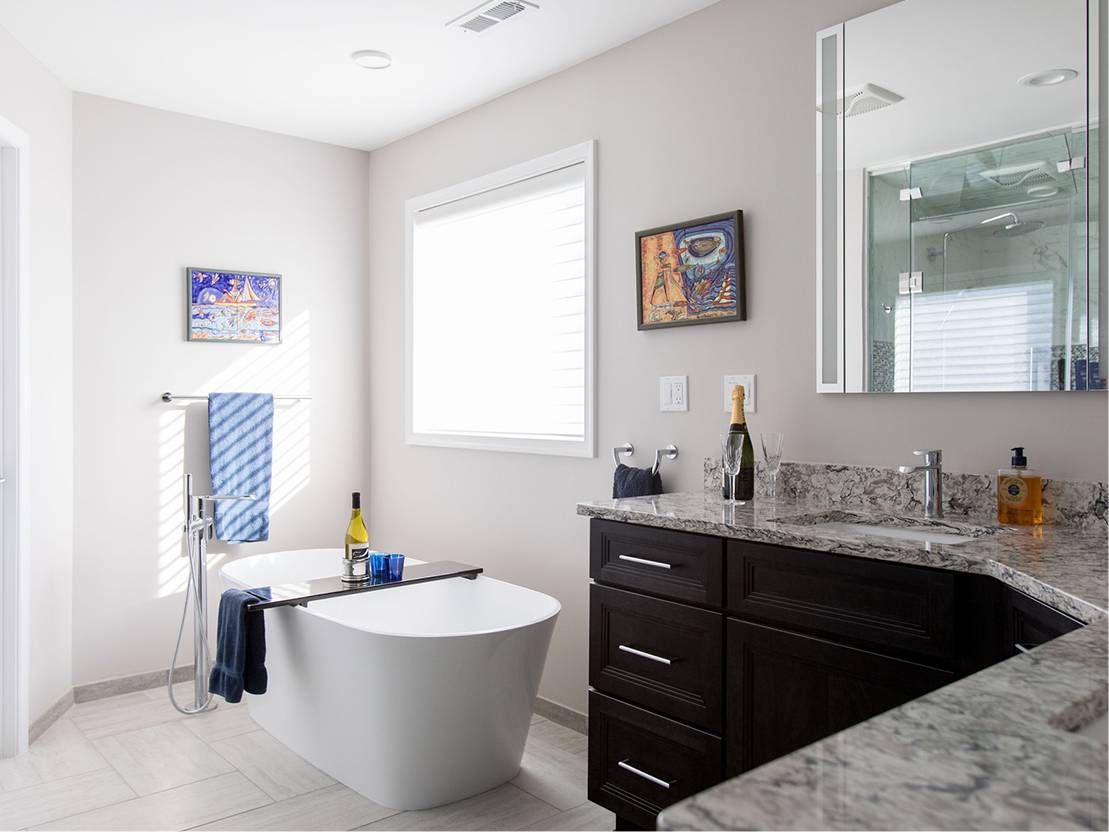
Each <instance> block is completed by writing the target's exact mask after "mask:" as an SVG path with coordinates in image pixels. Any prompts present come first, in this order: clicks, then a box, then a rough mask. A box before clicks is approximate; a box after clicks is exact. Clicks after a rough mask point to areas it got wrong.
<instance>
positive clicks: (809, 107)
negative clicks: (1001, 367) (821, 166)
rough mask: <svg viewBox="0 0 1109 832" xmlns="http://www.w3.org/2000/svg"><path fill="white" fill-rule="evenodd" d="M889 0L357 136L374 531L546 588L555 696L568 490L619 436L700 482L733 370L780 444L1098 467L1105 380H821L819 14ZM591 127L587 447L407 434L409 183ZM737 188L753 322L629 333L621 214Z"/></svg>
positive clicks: (816, 0) (567, 590) (578, 694)
mask: <svg viewBox="0 0 1109 832" xmlns="http://www.w3.org/2000/svg"><path fill="white" fill-rule="evenodd" d="M883 5H886V3H885V2H883V0H834V1H832V0H804V1H803V2H802V0H796V2H790V3H773V2H765V0H724V2H721V3H720V4H718V5H715V6H712V7H710V8H708V9H706V10H705V11H703V12H700V13H698V14H695V15H693V16H691V17H688V18H685V19H683V20H680V21H677V22H676V23H673V24H671V25H669V26H667V27H665V28H663V29H659V30H657V31H655V32H652V33H651V34H649V35H646V36H644V37H642V38H639V39H638V40H635V41H632V42H630V43H627V44H625V45H623V46H621V47H619V48H617V49H614V50H612V51H610V52H608V53H606V54H604V55H601V56H599V57H597V58H595V59H593V60H591V61H588V62H586V63H584V64H581V65H578V66H576V67H573V68H571V69H568V70H566V71H564V72H562V73H560V74H558V75H555V76H553V77H550V78H548V79H545V80H543V81H540V82H538V83H536V84H533V85H531V86H529V87H527V88H525V89H522V90H520V91H518V92H515V93H512V94H509V95H506V96H504V97H502V98H500V99H497V100H495V101H492V102H490V103H488V104H485V105H483V106H481V107H478V108H476V109H474V110H471V111H469V112H467V113H463V114H461V115H459V116H456V117H454V118H451V119H449V120H447V121H445V122H442V123H440V124H438V125H435V126H434V127H431V128H429V129H427V130H424V131H423V132H421V133H418V134H416V135H414V136H411V137H409V138H406V139H404V140H401V141H398V142H396V143H394V144H391V145H389V146H387V147H385V148H383V149H381V150H379V151H375V152H373V153H372V154H371V159H370V171H371V175H370V281H371V293H372V297H373V302H372V303H371V305H370V307H369V310H368V313H369V314H368V320H369V322H370V327H369V330H368V343H369V355H370V390H371V391H372V395H371V396H370V397H369V398H368V399H367V413H368V422H369V437H370V442H369V444H370V449H371V456H370V459H369V463H370V464H369V476H370V481H371V484H372V490H371V499H370V520H371V539H372V540H373V541H374V544H375V546H380V547H382V548H388V549H391V550H393V551H406V552H408V553H410V554H412V555H414V556H417V557H422V558H437V557H450V558H454V559H458V560H463V561H471V562H474V563H479V564H482V565H483V566H485V567H486V569H487V570H488V572H489V573H490V574H492V575H494V576H497V577H503V578H506V579H508V580H510V581H514V582H517V583H520V584H523V585H526V586H530V587H534V588H536V589H540V590H543V591H546V592H549V593H551V594H553V595H555V596H556V597H557V598H559V599H560V600H561V601H562V604H563V611H562V615H561V618H560V621H559V624H558V627H557V628H556V633H555V638H554V643H553V644H552V646H551V653H550V657H549V660H548V665H547V671H546V675H545V676H544V680H543V685H542V690H541V693H542V695H544V696H546V697H548V698H550V699H553V700H555V701H557V702H561V703H563V704H565V705H568V706H570V707H573V708H577V709H579V710H584V709H585V704H586V695H585V687H586V638H587V618H588V615H587V579H588V564H587V548H588V539H587V522H586V521H585V520H584V519H582V518H579V517H576V516H575V514H574V504H575V502H576V501H578V500H581V499H589V498H596V497H604V496H606V495H607V494H608V492H609V490H610V488H611V467H612V462H611V459H610V457H609V453H608V450H607V449H608V448H611V447H612V446H613V445H615V444H618V443H621V442H624V441H630V442H633V443H635V445H636V446H637V448H639V449H640V451H639V453H638V454H637V456H636V457H635V460H634V461H635V462H637V463H639V464H646V462H647V461H648V460H649V458H650V455H651V449H653V448H656V447H661V446H663V445H665V444H667V443H668V442H673V443H675V444H676V445H677V446H678V447H679V448H680V451H681V456H680V458H679V459H678V460H677V461H676V462H674V463H670V464H666V467H665V468H664V478H665V481H666V485H667V486H668V488H669V489H670V490H697V489H700V487H701V459H702V457H704V456H707V455H710V454H715V453H716V452H717V442H718V435H719V433H720V431H721V430H722V429H724V427H725V421H726V418H727V417H726V415H725V414H724V412H723V403H722V401H721V399H722V392H721V387H722V381H721V375H722V374H724V373H733V372H734V373H742V372H754V373H757V374H758V412H757V413H756V414H754V415H753V416H752V417H751V419H750V422H751V425H752V428H753V430H754V431H756V432H757V431H759V430H763V429H768V430H781V431H784V432H785V435H786V457H787V458H788V459H792V460H806V461H826V462H841V463H858V464H876V465H894V464H897V463H901V462H905V461H909V460H911V451H912V449H913V448H920V447H926V446H929V447H941V448H943V449H944V451H945V463H946V464H947V466H948V468H949V469H950V470H952V471H966V472H990V471H993V470H994V469H996V468H997V467H999V466H1001V465H1004V464H1006V462H1007V460H1008V457H1009V454H1008V448H1009V447H1010V446H1012V445H1017V444H1021V445H1025V446H1027V447H1028V451H1029V453H1030V457H1031V460H1032V463H1033V464H1034V465H1036V466H1037V467H1039V468H1041V469H1042V470H1043V471H1045V472H1046V473H1047V474H1048V475H1050V476H1054V477H1064V478H1080V479H1099V480H1104V479H1105V477H1106V450H1107V448H1106V399H1105V398H1104V397H1103V396H1100V395H1095V394H1091V395H1088V396H1086V395H1080V394H1065V393H1062V394H1052V393H1039V394H1023V395H1022V394H989V395H912V396H907V395H901V396H827V395H825V396H819V395H817V394H816V393H815V392H813V391H814V386H815V381H814V376H815V373H814V361H815V359H814V353H815V333H814V318H815V306H814V304H815V300H814V292H813V283H814V270H815V262H816V254H815V244H814V221H815V218H814V209H813V205H814V199H815V182H814V159H815V147H814V141H815V138H814V133H815V131H814V124H813V108H814V98H815V91H814V86H815V84H814V73H815V65H814V54H815V38H814V36H815V33H816V31H817V30H818V29H821V28H823V27H826V26H829V25H831V24H833V23H835V22H837V21H839V20H842V19H845V18H848V17H852V16H854V15H857V14H862V13H865V12H866V11H869V10H872V9H874V8H878V7H880V6H883ZM587 139H597V140H598V159H599V161H598V165H599V178H598V198H599V214H598V235H599V236H598V240H599V244H598V320H599V327H598V362H599V374H598V383H599V397H598V401H599V405H598V407H599V410H598V426H599V427H598V445H599V448H600V453H599V454H598V457H597V458H596V459H593V460H579V459H564V458H555V457H542V456H528V455H517V454H506V453H489V452H473V451H463V450H444V449H435V448H422V447H408V446H406V445H405V444H404V438H403V437H404V433H403V423H402V419H403V415H402V414H403V407H402V404H403V396H404V378H403V359H402V355H403V343H404V342H403V338H404V334H403V333H404V326H403V308H402V301H401V298H402V284H401V281H402V280H403V275H404V246H403V235H404V222H403V211H402V206H403V202H404V200H405V199H407V198H409V197H412V196H415V195H418V194H421V193H425V192H427V191H430V190H433V189H436V188H440V187H444V186H446V185H450V184H453V183H456V182H459V181H462V180H465V179H468V178H470V177H474V176H478V175H480V174H484V173H488V172H490V171H493V170H496V169H499V168H501V167H503V166H505V165H508V164H511V163H515V162H519V161H522V160H526V159H530V158H533V157H535V156H538V155H540V154H543V153H547V152H550V151H553V150H556V149H559V148H562V147H566V146H568V145H571V144H574V143H576V142H581V141H584V140H587ZM734 208H742V209H743V210H744V216H745V221H746V244H747V274H748V300H749V309H750V320H749V321H747V322H746V323H730V324H715V325H711V326H703V327H690V328H685V329H671V330H661V331H656V332H638V331H636V329H635V326H634V316H635V262H634V246H633V239H634V238H633V234H634V232H635V231H636V230H637V229H642V228H648V227H651V226H656V225H661V224H664V223H667V222H671V221H677V220H681V219H687V218H691V217H698V216H702V215H705V214H711V213H715V212H719V211H725V210H729V209H734ZM482 256H496V253H495V252H486V253H483V254H482ZM490 291H496V287H490ZM480 325H481V322H480V321H476V322H475V326H480ZM669 374H688V375H689V380H690V403H691V404H690V411H689V412H688V413H659V412H658V398H657V396H658V393H657V391H658V376H659V375H669ZM504 383H506V384H511V383H512V380H511V379H505V380H504ZM444 406H445V407H449V406H450V402H444Z"/></svg>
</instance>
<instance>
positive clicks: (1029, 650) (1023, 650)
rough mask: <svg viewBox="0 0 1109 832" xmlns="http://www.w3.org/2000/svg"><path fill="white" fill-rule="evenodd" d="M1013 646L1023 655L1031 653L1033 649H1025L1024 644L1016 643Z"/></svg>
mask: <svg viewBox="0 0 1109 832" xmlns="http://www.w3.org/2000/svg"><path fill="white" fill-rule="evenodd" d="M1013 646H1014V647H1015V648H1017V650H1019V651H1020V652H1022V653H1031V652H1032V648H1031V647H1025V646H1024V645H1023V644H1021V643H1019V642H1017V643H1015V644H1014V645H1013Z"/></svg>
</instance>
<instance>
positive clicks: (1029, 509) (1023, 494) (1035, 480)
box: [997, 448, 1044, 526]
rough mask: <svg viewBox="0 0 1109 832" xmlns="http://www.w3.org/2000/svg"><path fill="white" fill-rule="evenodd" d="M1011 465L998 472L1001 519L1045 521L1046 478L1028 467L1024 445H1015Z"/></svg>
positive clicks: (1028, 522) (1005, 521) (1020, 523)
mask: <svg viewBox="0 0 1109 832" xmlns="http://www.w3.org/2000/svg"><path fill="white" fill-rule="evenodd" d="M1012 450H1013V459H1012V462H1011V463H1010V467H1009V468H1002V469H1000V470H999V471H998V472H997V522H999V523H1002V524H1007V525H1013V526H1039V525H1040V524H1042V523H1043V522H1044V481H1043V477H1041V476H1040V472H1039V471H1035V470H1033V469H1031V468H1029V467H1028V459H1027V458H1026V457H1025V455H1024V448H1013V449H1012Z"/></svg>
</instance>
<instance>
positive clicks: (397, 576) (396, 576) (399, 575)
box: [389, 553, 404, 581]
mask: <svg viewBox="0 0 1109 832" xmlns="http://www.w3.org/2000/svg"><path fill="white" fill-rule="evenodd" d="M403 578H404V555H401V554H396V553H393V554H391V555H389V580H390V581H399V580H402V579H403Z"/></svg>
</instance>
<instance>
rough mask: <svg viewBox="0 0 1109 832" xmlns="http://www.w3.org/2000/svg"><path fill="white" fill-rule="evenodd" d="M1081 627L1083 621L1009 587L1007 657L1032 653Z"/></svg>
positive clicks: (1006, 589)
mask: <svg viewBox="0 0 1109 832" xmlns="http://www.w3.org/2000/svg"><path fill="white" fill-rule="evenodd" d="M1081 626H1082V623H1081V622H1080V621H1075V620H1074V619H1073V618H1071V617H1070V616H1069V615H1067V614H1065V613H1061V612H1059V610H1057V609H1054V608H1053V607H1049V606H1048V605H1047V604H1044V603H1042V602H1040V601H1037V600H1036V599H1035V598H1032V597H1030V596H1028V595H1025V594H1024V593H1023V592H1021V591H1020V590H1016V589H1013V588H1012V587H1006V588H1005V650H1004V652H1005V655H1007V656H1014V655H1016V654H1017V653H1022V652H1024V651H1025V650H1031V649H1032V648H1033V647H1037V646H1039V645H1041V644H1044V643H1046V642H1048V641H1051V640H1052V639H1053V638H1058V637H1059V636H1061V635H1065V634H1066V633H1069V632H1070V631H1071V630H1077V629H1078V628H1079V627H1081Z"/></svg>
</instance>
